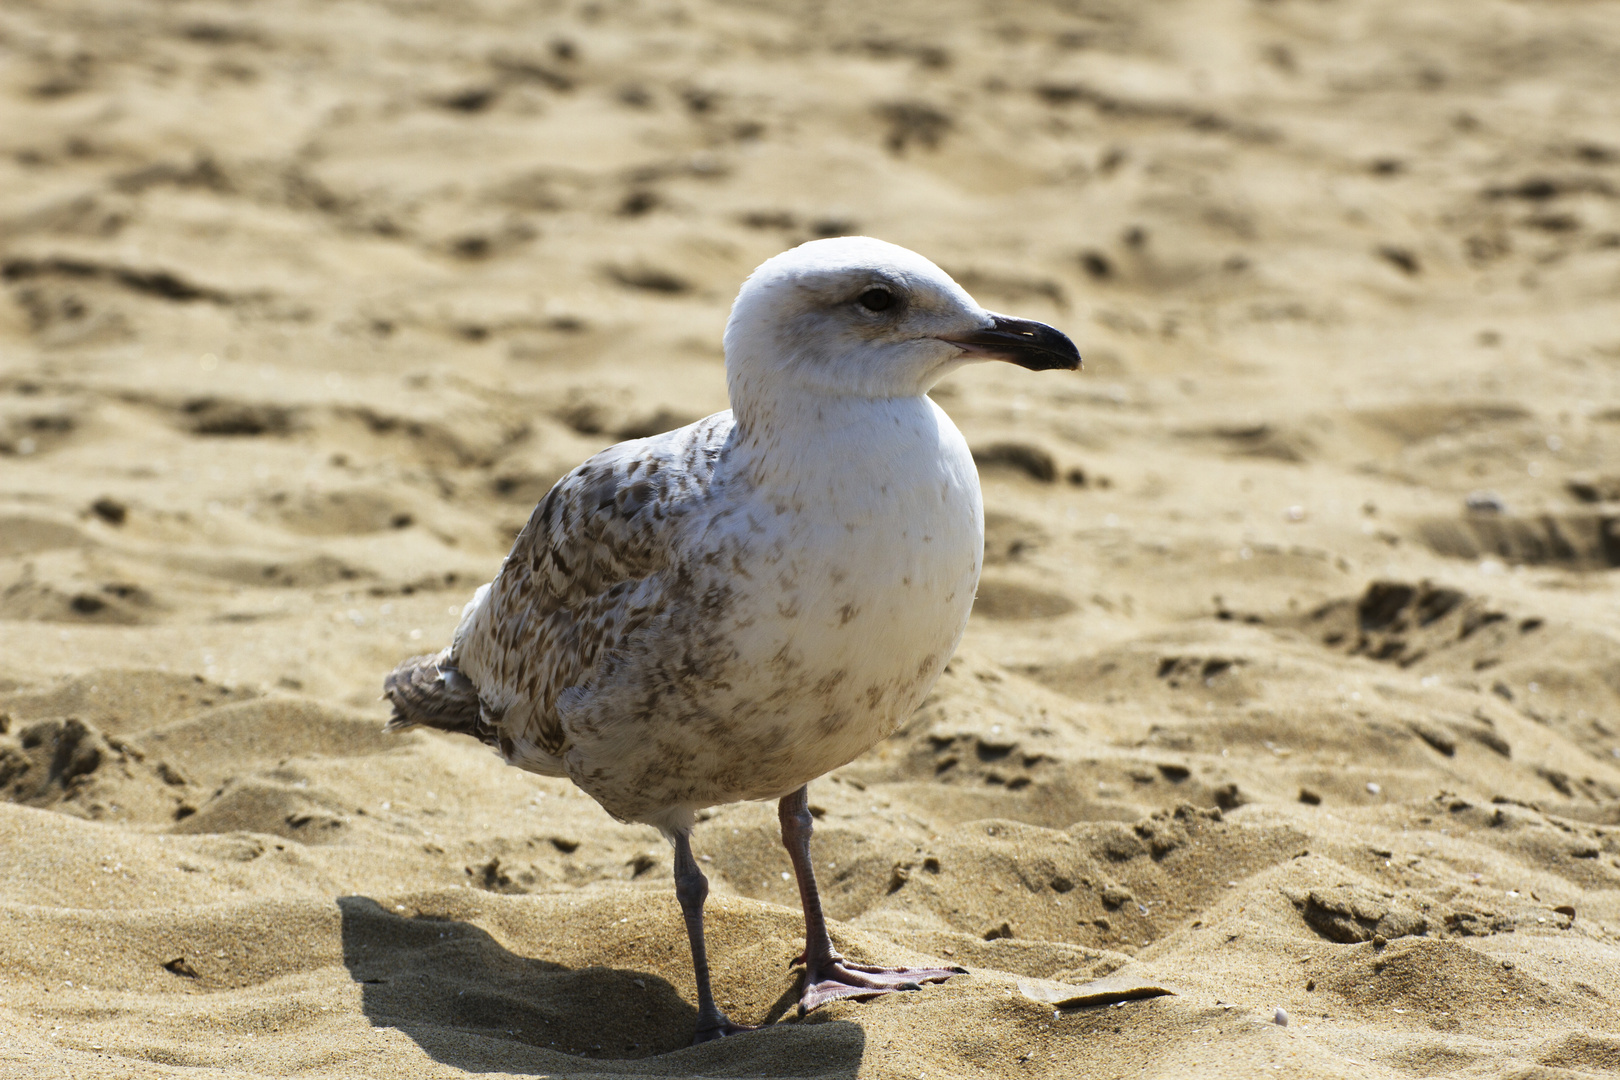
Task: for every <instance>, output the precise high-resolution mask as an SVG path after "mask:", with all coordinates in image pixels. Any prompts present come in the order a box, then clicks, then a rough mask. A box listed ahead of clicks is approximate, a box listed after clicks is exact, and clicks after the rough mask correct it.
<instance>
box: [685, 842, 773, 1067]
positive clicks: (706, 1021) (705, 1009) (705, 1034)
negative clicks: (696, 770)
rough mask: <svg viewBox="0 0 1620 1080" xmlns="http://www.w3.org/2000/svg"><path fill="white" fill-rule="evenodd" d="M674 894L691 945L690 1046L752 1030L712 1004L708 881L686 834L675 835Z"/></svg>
mask: <svg viewBox="0 0 1620 1080" xmlns="http://www.w3.org/2000/svg"><path fill="white" fill-rule="evenodd" d="M675 895H676V897H677V898H679V900H680V902H681V914H682V915H684V916H685V917H686V936H687V938H688V939H689V940H690V941H691V943H692V970H693V973H694V974H695V975H696V976H697V995H698V1014H697V1034H696V1035H693V1036H692V1045H693V1046H696V1045H697V1044H699V1043H706V1042H712V1041H714V1040H715V1039H721V1038H724V1037H725V1036H727V1035H735V1034H737V1033H738V1032H740V1031H752V1030H754V1029H753V1028H751V1027H749V1026H747V1025H746V1024H734V1023H732V1022H731V1020H730V1019H729V1018H727V1016H726V1014H725V1013H723V1012H721V1011H720V1008H719V1006H717V1005H715V1003H714V992H713V991H712V990H710V989H709V951H708V949H707V947H706V946H705V945H704V943H703V901H705V900H707V899H708V897H709V879H708V878H706V877H704V876H703V871H702V870H700V869H698V864H697V860H696V859H694V858H692V838H691V836H690V835H688V834H687V833H685V832H679V833H676V834H675Z"/></svg>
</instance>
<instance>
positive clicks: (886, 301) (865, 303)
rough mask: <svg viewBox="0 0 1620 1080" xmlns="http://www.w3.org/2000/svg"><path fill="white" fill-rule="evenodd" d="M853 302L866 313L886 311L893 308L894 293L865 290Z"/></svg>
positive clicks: (886, 290)
mask: <svg viewBox="0 0 1620 1080" xmlns="http://www.w3.org/2000/svg"><path fill="white" fill-rule="evenodd" d="M855 302H856V303H858V304H860V305H861V307H863V308H865V309H866V310H867V311H887V310H889V309H890V308H891V307H893V306H894V293H892V292H890V291H889V290H888V289H867V290H866V291H865V292H863V293H861V295H860V296H858V297H856V298H855Z"/></svg>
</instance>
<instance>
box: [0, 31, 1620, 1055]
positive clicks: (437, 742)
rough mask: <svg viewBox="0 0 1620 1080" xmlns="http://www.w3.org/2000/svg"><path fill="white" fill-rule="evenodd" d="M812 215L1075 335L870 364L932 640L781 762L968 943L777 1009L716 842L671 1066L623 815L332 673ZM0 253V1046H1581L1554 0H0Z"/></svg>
mask: <svg viewBox="0 0 1620 1080" xmlns="http://www.w3.org/2000/svg"><path fill="white" fill-rule="evenodd" d="M842 233H866V234H871V235H875V236H880V237H883V238H885V239H888V240H892V241H894V242H897V243H900V244H904V245H906V246H909V247H912V248H914V249H916V250H918V251H920V252H922V253H923V254H925V255H928V256H929V257H931V258H933V259H934V260H935V261H936V262H939V263H940V264H941V265H943V266H944V267H945V268H947V269H948V270H950V271H951V272H952V273H953V274H955V275H956V276H957V278H958V280H960V281H961V282H962V283H963V284H964V285H966V286H967V287H968V288H969V290H970V291H972V292H973V293H974V294H975V295H976V296H977V297H978V298H979V300H980V301H981V302H983V303H985V304H986V305H987V306H989V307H992V308H995V309H998V310H1002V311H1006V312H1009V313H1014V314H1018V315H1023V316H1028V317H1034V318H1039V319H1044V320H1047V321H1051V322H1053V323H1056V324H1057V325H1059V326H1061V327H1063V328H1064V329H1065V330H1067V331H1068V332H1069V333H1070V334H1071V335H1072V336H1073V337H1074V339H1075V340H1076V341H1077V342H1078V344H1079V345H1080V348H1081V351H1082V353H1083V354H1084V355H1085V357H1086V371H1085V372H1084V373H1083V374H1078V375H1072V376H1070V375H1048V376H1032V375H1030V374H1029V373H1027V372H1022V371H1018V370H1016V369H1013V368H1011V367H1007V366H996V367H994V368H992V367H989V366H986V367H981V368H976V369H972V370H969V371H967V372H964V373H963V374H961V375H960V376H959V377H955V378H953V379H952V380H951V381H950V382H948V383H947V384H945V385H942V386H941V387H940V388H939V389H938V391H937V398H938V400H939V401H940V402H941V404H942V405H943V406H944V407H945V408H946V409H947V410H948V411H949V412H950V413H951V414H952V415H953V416H954V417H955V418H956V420H957V422H958V423H959V424H960V426H961V427H962V428H963V430H964V431H965V432H966V433H967V436H968V439H969V441H970V443H971V444H972V445H973V446H974V448H975V449H976V451H977V452H978V454H979V457H980V459H981V465H982V471H983V474H984V481H985V501H986V505H987V508H988V511H989V529H988V531H989V538H988V544H987V564H988V565H987V568H986V572H985V577H984V584H983V587H982V589H981V591H980V594H979V599H978V606H977V607H976V609H975V612H974V616H973V620H972V623H971V625H970V626H969V629H968V632H967V637H966V640H965V642H964V644H963V647H962V650H961V652H960V654H959V655H958V657H957V658H956V659H955V661H954V662H953V664H952V666H951V668H950V671H949V673H948V675H947V676H946V677H945V678H944V679H943V681H942V682H941V684H940V686H939V688H938V690H937V692H936V693H935V695H934V696H933V697H932V699H931V700H930V701H929V702H928V703H927V705H926V706H925V707H924V708H923V709H922V710H921V711H920V712H919V713H918V714H917V716H916V718H915V720H914V721H913V722H912V723H911V724H910V725H909V726H908V727H907V728H906V729H905V730H904V731H903V732H902V733H900V734H899V735H897V736H896V737H895V738H893V739H892V740H890V741H888V742H887V743H885V744H883V745H881V746H879V747H877V748H876V749H875V750H873V751H872V752H871V753H870V754H868V755H867V756H866V757H865V758H863V759H862V760H860V761H857V762H855V763H854V764H852V765H850V766H849V767H847V768H845V769H842V770H840V771H838V772H837V773H835V774H834V775H832V776H830V777H828V778H825V779H823V780H821V781H818V782H816V783H815V784H813V785H812V787H811V802H812V804H813V805H814V807H815V810H816V813H817V815H818V816H819V817H820V822H819V825H818V830H817V835H816V841H815V846H816V853H817V859H818V865H819V867H820V872H821V877H822V881H823V887H824V890H825V893H826V895H827V899H828V903H829V905H830V913H831V915H832V916H834V917H835V918H836V919H837V920H838V922H837V924H836V926H835V930H834V936H835V938H836V939H837V940H838V942H839V944H840V945H841V946H842V947H843V948H844V949H845V951H846V952H848V953H849V954H851V955H852V956H854V957H856V958H860V959H869V960H887V961H907V960H918V959H922V958H935V959H938V960H946V961H950V962H955V963H960V964H963V965H965V966H967V967H968V968H969V969H970V971H971V974H969V975H966V976H962V977H958V978H956V979H954V980H952V981H951V982H950V983H949V984H947V985H944V986H936V987H929V988H927V989H926V990H925V991H923V992H921V993H916V994H905V995H896V996H894V997H892V998H890V999H886V1000H880V1001H876V1002H872V1003H870V1004H866V1005H858V1004H849V1003H845V1004H839V1005H836V1006H833V1007H830V1008H828V1009H826V1010H824V1011H822V1012H819V1013H817V1014H815V1015H813V1016H812V1017H811V1018H810V1019H809V1020H808V1021H806V1022H796V1021H794V1019H793V1017H792V1014H791V1012H790V1011H789V1005H790V1004H791V1002H792V1001H793V1000H794V999H793V987H794V981H795V974H794V973H793V972H791V971H789V970H788V968H787V967H786V962H787V961H788V959H789V958H790V957H792V956H793V955H794V954H795V953H796V952H797V950H798V948H799V941H800V933H801V930H800V915H799V911H798V907H797V903H796V898H795V895H794V893H793V887H792V885H791V883H790V882H788V881H786V880H785V879H786V878H787V876H788V875H787V873H786V871H787V869H788V863H787V859H786V856H785V854H784V852H783V851H782V849H781V846H780V844H779V842H778V839H777V834H776V824H775V815H774V812H773V808H771V807H768V806H761V805H738V806H729V807H722V808H718V809H716V810H715V811H714V812H713V813H712V814H711V815H709V819H708V820H707V821H706V822H705V823H704V824H703V825H702V826H700V828H699V830H698V833H697V837H696V847H697V850H698V851H699V852H700V853H702V855H703V856H704V857H705V858H706V859H707V860H709V861H708V862H706V864H705V869H706V870H707V871H708V873H709V874H710V876H711V878H712V880H713V882H714V886H715V895H714V896H713V898H712V899H711V901H710V903H709V912H710V920H711V930H710V935H711V936H710V950H711V953H712V955H713V957H714V961H715V965H716V980H717V993H718V996H719V997H720V998H721V1000H722V1002H723V1003H724V1004H725V1006H726V1007H727V1008H728V1009H729V1010H730V1011H731V1013H732V1015H733V1016H734V1017H736V1018H737V1019H739V1020H742V1021H751V1022H775V1026H773V1027H771V1028H770V1029H769V1030H767V1031H764V1032H761V1033H758V1034H752V1035H747V1036H744V1037H740V1038H734V1039H727V1040H725V1041H723V1042H721V1043H717V1044H712V1045H707V1046H703V1047H699V1048H695V1049H689V1048H686V1043H687V1041H688V1040H689V1038H690V1036H691V1032H692V1024H693V1016H694V1012H693V1008H692V1005H691V1002H692V1001H693V996H694V994H693V987H692V980H691V969H690V961H689V956H688V952H687V945H686V940H685V935H684V932H683V929H682V925H681V921H680V917H679V912H678V909H677V907H676V904H675V901H674V897H673V892H672V889H671V885H670V881H669V873H670V853H669V850H668V848H667V846H666V845H664V844H663V842H662V841H661V840H660V839H659V838H658V837H657V835H656V834H655V833H654V832H653V831H652V830H650V829H646V828H640V827H629V826H621V825H618V824H616V823H614V822H613V821H611V820H610V819H609V818H608V817H607V816H606V815H605V814H604V813H602V812H601V811H600V810H599V809H598V808H597V807H596V806H595V804H593V803H592V802H590V800H589V799H587V798H585V797H583V796H582V795H580V794H579V793H578V792H575V791H573V790H571V789H570V787H569V786H568V785H567V784H565V783H563V782H560V781H549V780H542V779H538V778H534V777H531V776H528V775H525V774H523V773H520V772H518V771H516V770H513V769H509V768H507V767H505V766H503V765H502V764H500V763H499V762H498V761H497V759H496V758H495V757H494V756H492V755H491V754H490V753H489V752H488V751H486V750H485V749H483V748H482V747H480V746H477V745H474V744H472V743H471V742H467V741H457V740H455V739H453V738H450V737H440V736H438V735H435V734H427V733H421V732H417V733H412V734H409V735H406V736H402V737H385V736H383V735H382V734H381V733H380V731H379V729H380V726H381V723H382V720H383V718H384V709H383V706H382V705H381V704H380V703H379V701H378V700H377V697H378V693H379V689H380V682H381V679H382V676H383V675H384V673H386V672H387V671H388V670H389V669H390V668H391V667H392V666H393V665H394V664H395V663H396V662H397V661H398V660H400V659H401V658H403V657H405V656H407V655H410V654H412V653H417V652H424V651H428V650H430V649H435V648H438V647H439V646H440V645H441V644H442V643H443V642H444V641H446V640H447V638H448V635H449V633H450V630H451V628H452V626H453V624H454V622H455V616H456V614H457V613H458V612H459V611H460V608H461V605H462V604H463V603H464V602H465V600H466V599H467V597H468V596H469V594H470V592H471V590H472V589H473V588H474V587H475V586H476V585H478V584H479V583H481V582H483V581H485V580H487V579H488V578H489V577H490V576H491V574H492V573H493V571H494V570H495V568H496V567H497V565H498V564H499V561H500V559H501V557H502V555H503V554H504V553H505V551H506V549H507V546H508V544H509V542H510V540H511V538H512V536H513V535H514V533H515V531H516V529H517V528H518V526H519V524H520V523H521V522H522V521H523V520H524V519H525V518H526V517H527V515H528V513H529V510H530V508H531V507H532V505H533V504H534V502H535V501H536V500H537V499H538V498H539V497H540V496H541V495H542V494H543V493H544V492H545V491H546V489H547V487H548V486H549V485H550V483H551V482H552V481H553V480H554V479H555V478H556V477H557V476H559V475H560V474H561V473H562V472H563V471H565V470H566V469H568V468H569V467H571V466H572V465H573V464H575V463H577V462H578V461H579V460H580V459H582V458H583V457H584V456H586V455H587V454H589V453H592V452H594V451H595V450H597V449H599V448H601V447H603V446H605V445H607V444H609V443H610V442H613V441H616V440H617V439H619V438H622V437H626V436H630V435H635V434H645V433H650V432H653V431H656V430H661V429H663V428H666V427H669V426H673V425H676V424H679V423H683V422H686V421H687V420H690V419H694V418H696V417H698V416H701V415H703V414H705V413H708V412H710V411H713V410H715V409H719V408H723V407H724V406H725V396H724V393H725V389H724V383H723V378H722V359H721V354H720V350H719V338H720V331H721V328H722V326H723V324H724V319H725V315H726V311H727V306H728V304H729V302H730V299H731V297H732V295H733V293H734V291H735V289H736V287H737V285H738V283H739V282H740V281H741V279H742V277H743V276H744V275H745V274H746V273H747V272H748V271H749V270H750V269H751V268H752V267H754V266H755V265H756V264H757V263H758V262H760V261H761V260H763V259H764V258H766V257H768V256H770V255H772V254H774V253H776V252H777V251H779V250H782V249H783V248H785V247H787V246H790V245H792V244H795V243H797V242H800V241H803V240H805V239H809V238H811V237H815V236H819V235H832V234H842ZM0 278H3V281H0V293H3V295H0V658H3V664H0V732H3V734H0V790H3V791H4V798H5V801H3V802H0V906H3V911H4V916H3V918H0V1075H5V1076H17V1077H125V1076H141V1077H145V1076H186V1077H215V1076H218V1077H242V1076H331V1077H354V1076H377V1077H385V1076H386V1077H394V1076H452V1075H461V1074H462V1073H481V1074H512V1075H519V1076H528V1075H542V1074H543V1075H557V1076H571V1077H583V1076H595V1075H602V1076H608V1075H611V1076H638V1075H649V1076H653V1075H656V1076H684V1075H696V1074H701V1075H711V1076H719V1075H724V1076H760V1077H773V1078H774V1077H799V1076H829V1077H851V1076H857V1075H859V1076H870V1077H890V1076H894V1077H919V1076H924V1075H926V1076H927V1077H930V1078H938V1077H977V1076H997V1077H1026V1076H1029V1077H1036V1076H1042V1077H1044V1076H1050V1077H1074V1076H1095V1077H1115V1076H1133V1077H1134V1076H1149V1077H1188V1076H1234V1077H1236V1076H1243V1077H1253V1076H1259V1075H1272V1074H1276V1075H1283V1076H1310V1077H1317V1076H1322V1077H1329V1076H1332V1077H1337V1076H1357V1077H1361V1076H1401V1077H1407V1076H1413V1077H1415V1076H1434V1075H1447V1076H1465V1077H1473V1076H1508V1075H1511V1076H1522V1077H1544V1078H1551V1077H1573V1076H1587V1075H1613V1074H1614V1073H1615V1072H1616V1071H1617V1070H1620V606H1617V600H1620V575H1617V573H1616V571H1615V569H1614V568H1615V567H1616V566H1620V524H1617V521H1620V5H1617V4H1615V3H1598V2H1588V3H1577V2H1567V3H1508V2H1497V0H1417V2H1392V0H1391V2H1377V0H1368V2H1361V3H1350V2H1348V0H1336V2H1329V0H1272V2H1259V0H1254V2H1250V0H1166V2H1163V3H1157V4H1151V5H1149V4H1138V3H1129V2H1126V0H1052V2H1048V3H1035V2H1028V3H1014V4H995V3H983V4H978V5H975V4H972V3H967V2H957V3H917V2H911V3H889V4H859V3H850V2H846V0H834V2H824V3H822V2H817V3H812V2H809V0H805V2H802V3H797V4H793V3H766V2H756V3H748V2H741V0H737V2H724V0H670V2H662V3H658V2H635V0H626V2H614V0H601V2H597V0H586V2H567V3H560V2H559V3H549V2H545V0H534V2H520V0H346V2H340V3H336V2H335V3H316V2H302V3H300V2H297V0H285V2H279V0H278V2H270V0H260V2H256V3H248V2H245V0H244V2H225V0H198V2H189V0H170V2H162V3H137V2H133V0H7V2H6V3H5V4H4V5H3V7H0ZM1116 971H1117V972H1119V973H1120V974H1122V975H1126V976H1135V977H1139V978H1143V979H1151V980H1160V981H1162V982H1164V983H1165V984H1166V985H1169V986H1171V987H1173V988H1174V989H1176V990H1177V991H1178V994H1177V995H1176V996H1174V997H1162V998H1158V999H1154V1000H1148V1001H1135V1002H1128V1003H1123V1004H1119V1005H1115V1006H1105V1007H1101V1008H1095V1007H1094V1008H1080V1007H1077V1008H1054V1007H1053V1006H1052V1005H1051V1004H1048V1003H1044V1002H1041V1001H1037V1000H1033V999H1032V998H1031V997H1030V996H1029V995H1028V994H1026V993H1025V990H1027V989H1028V988H1029V987H1030V986H1032V985H1036V986H1047V984H1046V983H1038V984H1037V983H1031V980H1048V981H1054V982H1059V983H1081V982H1085V981H1086V980H1088V979H1091V978H1096V977H1099V976H1102V975H1105V974H1109V973H1111V972H1116ZM1021 981H1022V985H1021ZM1048 988H1049V987H1048ZM1037 996H1038V995H1037ZM1279 1007H1280V1008H1282V1009H1283V1010H1285V1011H1286V1013H1287V1014H1288V1016H1289V1018H1290V1020H1291V1022H1290V1023H1289V1024H1288V1025H1287V1026H1286V1027H1285V1026H1279V1025H1278V1024H1277V1023H1275V1022H1274V1018H1275V1010H1276V1009H1277V1008H1279Z"/></svg>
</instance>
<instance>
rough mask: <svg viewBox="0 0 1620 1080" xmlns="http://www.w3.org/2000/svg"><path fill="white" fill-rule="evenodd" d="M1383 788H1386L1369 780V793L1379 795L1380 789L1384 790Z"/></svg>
mask: <svg viewBox="0 0 1620 1080" xmlns="http://www.w3.org/2000/svg"><path fill="white" fill-rule="evenodd" d="M1383 790H1384V789H1383V788H1382V787H1380V786H1378V785H1377V784H1375V783H1373V782H1372V781H1371V780H1369V781H1367V794H1369V795H1377V794H1378V793H1379V792H1380V791H1383Z"/></svg>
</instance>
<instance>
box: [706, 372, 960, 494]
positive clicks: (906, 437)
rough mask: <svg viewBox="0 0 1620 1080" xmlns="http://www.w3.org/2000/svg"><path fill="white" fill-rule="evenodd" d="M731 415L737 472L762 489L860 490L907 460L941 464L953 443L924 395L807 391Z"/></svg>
mask: <svg viewBox="0 0 1620 1080" xmlns="http://www.w3.org/2000/svg"><path fill="white" fill-rule="evenodd" d="M733 415H734V417H735V418H736V430H735V432H734V435H733V446H734V453H735V455H736V458H735V462H736V465H737V467H738V469H739V471H740V472H741V473H742V474H743V475H745V476H746V477H747V478H748V479H749V480H750V481H751V482H752V483H753V484H755V485H756V486H759V487H764V488H782V489H796V490H804V489H806V488H807V487H808V486H821V485H822V484H826V485H828V486H837V487H844V486H848V485H850V484H856V485H858V484H860V483H861V481H862V479H863V478H868V479H870V480H871V481H872V482H873V483H883V482H885V481H886V480H887V479H888V478H890V477H892V476H894V475H895V474H896V473H897V472H900V471H904V470H905V469H906V468H907V467H908V464H909V463H917V464H921V463H922V462H933V461H934V460H936V459H937V457H938V454H939V448H940V446H941V443H942V442H946V441H949V440H948V437H947V436H946V435H945V432H944V431H942V426H943V427H951V423H950V420H949V419H947V418H946V417H945V415H944V413H943V412H941V411H940V409H939V407H938V406H936V405H935V404H934V403H933V402H932V401H930V400H929V399H928V398H927V397H926V396H924V395H921V394H917V395H907V396H901V397H882V398H872V397H860V396H854V395H844V394H822V393H815V392H802V391H801V392H797V393H795V394H793V395H792V396H791V397H785V396H784V397H781V398H766V399H755V400H751V401H746V402H734V404H733ZM951 434H953V435H954V434H955V429H954V427H951ZM960 438H961V436H960V435H956V441H960Z"/></svg>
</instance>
